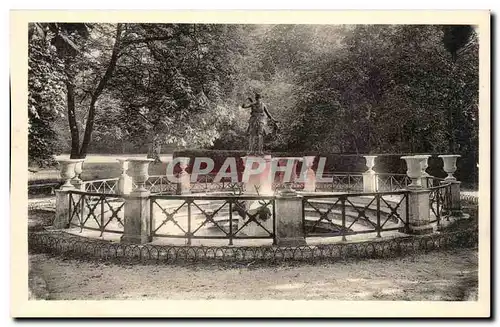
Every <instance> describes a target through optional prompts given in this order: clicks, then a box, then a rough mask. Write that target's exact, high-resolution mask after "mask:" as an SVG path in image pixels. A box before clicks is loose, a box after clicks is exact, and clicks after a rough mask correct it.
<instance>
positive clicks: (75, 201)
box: [68, 191, 125, 236]
mask: <svg viewBox="0 0 500 327" xmlns="http://www.w3.org/2000/svg"><path fill="white" fill-rule="evenodd" d="M124 205H125V202H124V201H123V199H120V197H119V196H116V195H114V194H96V193H88V192H82V191H70V192H69V220H68V221H69V225H70V227H71V226H73V227H79V228H80V232H82V231H83V230H84V229H90V230H97V231H100V236H102V234H103V233H104V232H110V233H123V219H124V217H123V213H124V212H123V207H124Z"/></svg>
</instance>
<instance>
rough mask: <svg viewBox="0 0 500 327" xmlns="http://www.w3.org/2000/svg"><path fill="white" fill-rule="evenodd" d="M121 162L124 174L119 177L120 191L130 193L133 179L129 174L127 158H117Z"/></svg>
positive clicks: (123, 193)
mask: <svg viewBox="0 0 500 327" xmlns="http://www.w3.org/2000/svg"><path fill="white" fill-rule="evenodd" d="M116 160H117V161H118V162H119V163H120V167H121V169H122V174H121V175H120V177H119V178H118V192H119V193H120V194H122V195H125V194H129V193H130V191H131V190H132V180H131V179H130V177H129V176H128V175H127V169H128V161H127V159H116Z"/></svg>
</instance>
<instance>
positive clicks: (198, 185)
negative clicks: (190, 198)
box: [190, 174, 244, 193]
mask: <svg viewBox="0 0 500 327" xmlns="http://www.w3.org/2000/svg"><path fill="white" fill-rule="evenodd" d="M215 177H216V175H215V174H206V175H200V176H198V178H197V180H196V181H195V182H192V181H191V185H190V191H191V193H204V192H213V191H233V192H239V191H241V192H242V191H243V190H244V183H243V182H241V181H237V182H233V181H232V180H231V179H230V178H221V179H220V181H218V182H216V181H215Z"/></svg>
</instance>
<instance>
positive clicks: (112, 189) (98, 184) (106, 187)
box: [83, 178, 118, 194]
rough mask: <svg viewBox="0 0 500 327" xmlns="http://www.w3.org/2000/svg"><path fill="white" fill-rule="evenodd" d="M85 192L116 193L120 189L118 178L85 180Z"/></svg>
mask: <svg viewBox="0 0 500 327" xmlns="http://www.w3.org/2000/svg"><path fill="white" fill-rule="evenodd" d="M83 184H84V190H85V192H89V193H108V194H114V193H117V191H118V178H110V179H98V180H93V181H86V182H83Z"/></svg>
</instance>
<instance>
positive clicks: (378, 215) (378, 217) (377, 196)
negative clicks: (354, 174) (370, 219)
mask: <svg viewBox="0 0 500 327" xmlns="http://www.w3.org/2000/svg"><path fill="white" fill-rule="evenodd" d="M375 198H376V200H377V237H381V236H380V230H381V228H382V227H381V226H380V194H377V195H375Z"/></svg>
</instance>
